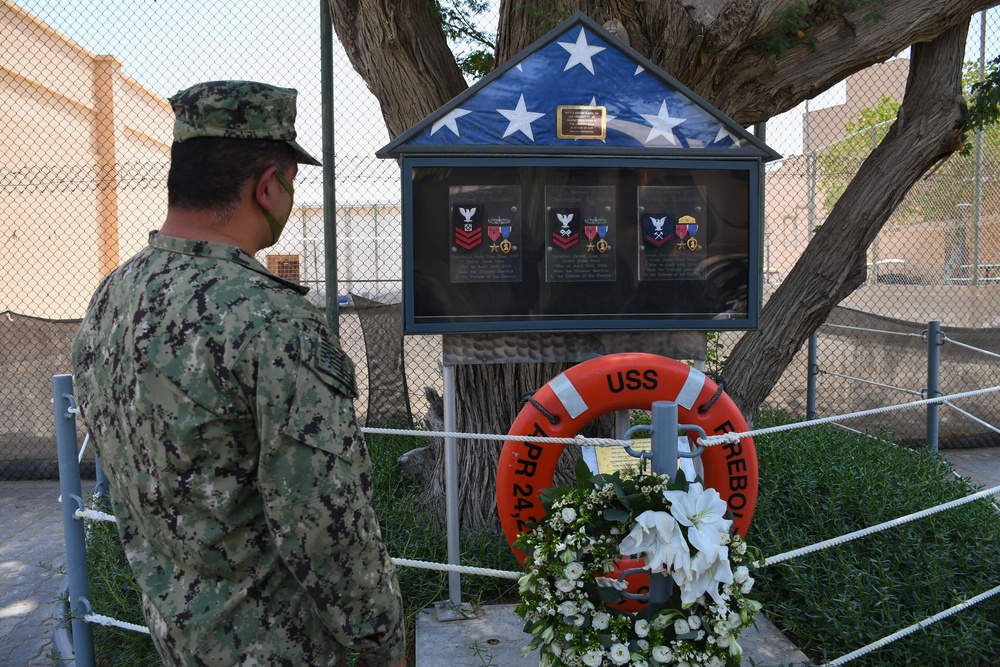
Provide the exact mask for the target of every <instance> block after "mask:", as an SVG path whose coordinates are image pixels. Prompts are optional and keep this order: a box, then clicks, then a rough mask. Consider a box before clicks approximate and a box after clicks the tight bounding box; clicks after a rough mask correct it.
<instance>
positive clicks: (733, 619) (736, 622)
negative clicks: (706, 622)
mask: <svg viewBox="0 0 1000 667" xmlns="http://www.w3.org/2000/svg"><path fill="white" fill-rule="evenodd" d="M726 620H727V621H729V625H731V626H733V629H734V630H735V629H736V628H738V627H740V626H741V625H743V619H742V618H740V615H739V614H737V613H736V612H735V611H734V612H730V614H729V618H727V619H726Z"/></svg>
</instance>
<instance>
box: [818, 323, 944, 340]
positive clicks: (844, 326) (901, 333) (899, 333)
mask: <svg viewBox="0 0 1000 667" xmlns="http://www.w3.org/2000/svg"><path fill="white" fill-rule="evenodd" d="M823 326H824V327H829V328H831V329H850V330H851V331H867V332H868V333H878V334H891V335H893V336H910V337H912V338H923V337H924V335H923V334H918V333H907V332H906V331H886V330H885V329H866V328H864V327H852V326H848V325H847V324H824V325H823Z"/></svg>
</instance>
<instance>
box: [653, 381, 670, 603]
mask: <svg viewBox="0 0 1000 667" xmlns="http://www.w3.org/2000/svg"><path fill="white" fill-rule="evenodd" d="M652 408H653V409H652V413H653V415H652V422H653V424H652V426H653V428H652V432H651V434H650V440H651V447H650V448H651V450H652V452H653V465H652V468H653V472H654V473H657V474H661V475H662V474H667V475H670V477H671V478H673V477H674V475H676V474H677V404H676V403H674V402H673V401H654V402H653V406H652ZM672 588H673V586H672V582H671V580H670V579H669V578H668V577H667V575H665V574H663V573H659V574H653V573H650V575H649V604H651V605H652V604H657V603H663V602H666V601H667V600H668V599H669V598H670V593H671V589H672Z"/></svg>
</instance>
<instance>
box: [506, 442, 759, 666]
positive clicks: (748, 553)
mask: <svg viewBox="0 0 1000 667" xmlns="http://www.w3.org/2000/svg"><path fill="white" fill-rule="evenodd" d="M541 498H542V505H543V507H544V508H545V511H546V516H545V517H543V518H542V519H541V520H540V521H538V522H537V523H536V524H529V526H528V527H529V529H530V530H529V532H526V533H524V534H522V535H521V536H520V537H519V538H518V539H517V541H516V542H515V543H514V546H515V547H517V548H518V549H520V550H521V551H523V552H524V553H526V554H527V555H528V558H527V560H526V561H525V567H526V569H527V573H526V574H525V575H524V576H523V577H522V578H521V579H520V581H519V592H520V595H521V603H520V604H519V605H518V607H517V613H518V615H519V616H520V617H521V618H523V619H524V621H525V626H524V629H525V632H528V633H530V634H532V635H533V639H532V641H531V642H530V643H529V644H528V645H527V646H526V647H525V649H524V650H525V653H526V654H527V653H528V652H530V651H531V650H533V649H535V648H538V649H540V653H541V665H543V666H551V667H576V666H578V665H586V666H587V667H603V666H609V667H617V666H619V665H632V666H633V667H658V666H665V665H678V666H683V665H687V666H688V667H695V666H696V665H697V666H699V667H722V666H723V665H729V666H732V665H738V664H739V662H740V655H741V653H742V649H741V648H740V646H739V644H738V643H737V638H738V637H739V633H740V631H741V630H742V629H743V628H744V627H746V626H747V625H749V624H752V623H753V618H754V615H755V614H756V613H757V612H758V611H759V610H760V608H761V605H760V603H758V602H755V601H753V600H751V599H750V598H749V597H748V594H749V593H750V591H751V589H752V587H753V583H754V579H753V577H752V576H751V574H752V572H753V571H754V570H755V569H756V568H755V567H754V562H756V561H760V560H761V558H760V553H759V551H758V550H756V549H753V548H750V547H748V546H747V544H746V542H744V541H743V539H742V538H741V537H740V536H739V535H737V534H736V533H735V532H734V531H733V530H732V521H731V520H730V519H729V518H727V516H726V515H727V508H726V504H725V501H723V500H722V499H721V497H720V496H719V494H718V492H717V491H716V490H715V489H711V488H707V489H706V488H704V487H703V485H702V483H701V481H700V480H696V481H694V482H688V481H687V479H686V478H685V476H684V473H683V472H682V471H680V470H678V472H677V474H676V476H675V477H674V478H673V480H671V479H670V477H669V476H667V475H658V474H653V473H647V472H644V471H642V470H641V469H639V470H636V469H628V470H625V471H620V472H615V473H614V474H610V475H593V474H592V473H591V471H590V469H589V468H588V467H587V464H586V463H585V462H584V461H583V460H582V459H581V460H578V461H577V464H576V485H575V486H564V487H558V488H554V489H549V490H547V491H544V492H542V494H541ZM623 557H642V558H644V563H643V568H644V569H646V570H649V571H650V572H651V573H658V574H663V575H665V576H667V577H670V578H671V579H672V580H673V582H674V586H673V592H672V594H671V596H670V598H669V599H668V600H667V601H666V602H665V603H660V604H653V603H650V604H647V605H646V606H645V608H644V609H643V610H642V611H641V612H638V613H636V614H632V613H627V612H624V611H620V610H619V609H616V608H614V607H613V605H616V604H617V603H620V602H622V600H623V595H622V592H623V591H624V590H625V589H626V588H627V586H628V584H627V582H626V581H624V578H623V577H619V578H613V577H612V575H611V574H609V573H611V572H612V571H613V570H614V569H615V567H616V565H617V564H618V563H619V561H620V560H621V559H622V558H623Z"/></svg>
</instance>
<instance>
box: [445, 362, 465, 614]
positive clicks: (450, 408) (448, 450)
mask: <svg viewBox="0 0 1000 667" xmlns="http://www.w3.org/2000/svg"><path fill="white" fill-rule="evenodd" d="M455 412H456V405H455V367H454V366H445V367H444V430H445V431H449V432H453V431H454V430H455V428H456V423H457V419H456V414H455ZM444 478H445V515H446V523H447V528H448V564H449V565H461V564H462V550H461V546H460V544H459V518H458V512H459V510H458V441H457V440H456V438H454V437H446V438H445V439H444ZM448 599H449V600H450V601H451V604H453V605H454V606H456V607H458V606H460V605H461V604H462V579H461V575H460V574H459V573H458V572H449V573H448Z"/></svg>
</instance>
